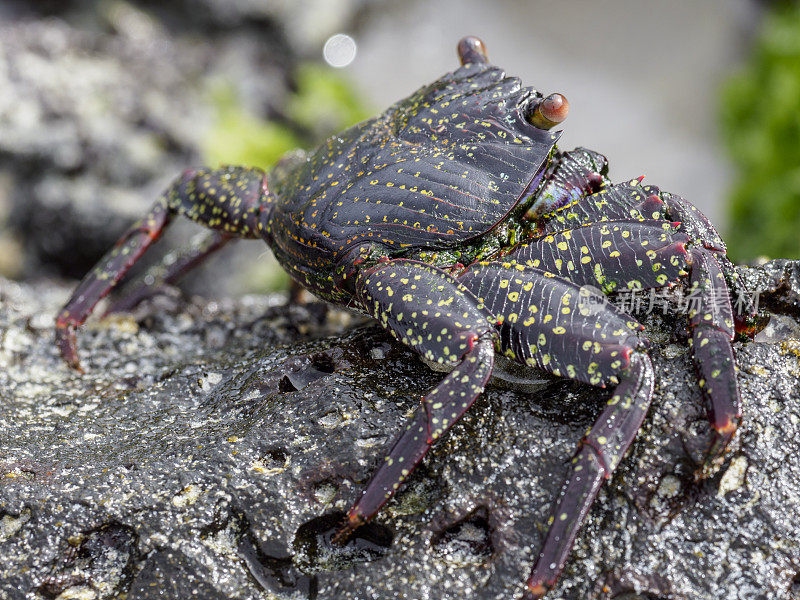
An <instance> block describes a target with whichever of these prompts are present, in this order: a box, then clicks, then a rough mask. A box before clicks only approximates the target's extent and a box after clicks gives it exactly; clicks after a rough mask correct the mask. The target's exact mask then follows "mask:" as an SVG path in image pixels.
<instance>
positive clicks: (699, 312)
mask: <svg viewBox="0 0 800 600" xmlns="http://www.w3.org/2000/svg"><path fill="white" fill-rule="evenodd" d="M691 255H692V272H691V287H690V290H689V296H688V300H689V324H690V327H691V330H692V341H691V344H692V354H693V359H694V364H695V367H696V369H697V372H698V374H699V376H700V387H701V389H702V390H703V395H704V397H705V398H706V399H707V402H708V407H709V421H710V422H711V427H712V429H713V430H714V439H713V441H712V444H711V447H710V449H709V451H708V454H707V457H706V464H711V463H713V462H714V461H715V460H716V459H718V458H719V457H721V456H722V455H723V454H724V453H725V448H726V447H727V446H728V443H729V442H730V441H731V439H732V438H733V435H734V434H735V433H736V429H737V428H738V427H739V423H740V422H741V420H742V411H741V408H740V401H739V389H738V386H737V383H736V363H735V361H734V357H733V348H731V341H732V340H733V336H734V323H733V309H732V307H731V302H730V297H729V295H728V286H727V284H726V282H725V277H724V275H723V273H722V269H721V267H720V265H719V263H718V262H717V260H716V257H715V253H714V252H711V251H709V250H706V249H705V248H693V249H692V252H691Z"/></svg>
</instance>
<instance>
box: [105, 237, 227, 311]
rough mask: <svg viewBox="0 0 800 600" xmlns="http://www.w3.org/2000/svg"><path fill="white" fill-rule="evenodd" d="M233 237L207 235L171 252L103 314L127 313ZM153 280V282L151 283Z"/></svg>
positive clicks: (197, 264) (180, 276)
mask: <svg viewBox="0 0 800 600" xmlns="http://www.w3.org/2000/svg"><path fill="white" fill-rule="evenodd" d="M232 239H233V238H232V237H231V236H229V235H226V234H224V233H220V232H219V231H213V232H211V233H209V234H208V235H206V236H205V237H204V238H203V239H202V240H200V242H199V243H197V244H193V245H191V246H189V247H186V248H181V249H179V250H177V251H176V252H174V253H170V254H169V255H167V257H166V258H165V259H164V260H163V261H162V262H161V264H159V265H158V266H157V267H156V268H155V269H151V270H150V271H148V274H147V275H146V276H145V281H144V282H142V283H140V284H139V285H137V286H136V287H135V288H134V289H133V291H131V292H130V293H129V294H126V295H125V296H124V297H122V298H120V299H119V300H117V301H116V302H114V303H113V304H112V305H111V306H110V307H109V308H108V310H107V311H106V313H105V314H107V315H109V314H113V313H120V312H127V311H130V310H132V309H133V308H135V307H136V306H137V305H138V304H139V303H140V302H142V301H143V300H145V299H147V298H150V297H152V296H153V295H154V294H155V293H156V292H157V291H158V290H159V289H161V288H163V287H164V286H167V285H171V284H173V283H175V282H176V281H178V280H179V279H181V278H182V277H183V276H184V275H186V274H187V273H188V272H189V271H191V270H192V269H194V268H195V267H197V266H199V265H201V264H202V263H203V262H205V260H206V259H207V258H208V257H209V256H211V255H212V254H214V253H215V252H217V251H218V250H220V249H221V248H223V247H224V246H225V245H226V244H227V243H228V242H230V241H231V240H232ZM150 279H152V280H150Z"/></svg>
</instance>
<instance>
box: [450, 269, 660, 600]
mask: <svg viewBox="0 0 800 600" xmlns="http://www.w3.org/2000/svg"><path fill="white" fill-rule="evenodd" d="M459 281H460V282H461V283H463V284H464V285H465V286H466V287H467V289H469V290H470V291H472V292H473V293H474V294H475V296H477V298H478V300H479V301H480V302H481V304H482V305H483V306H485V307H486V309H488V310H489V311H490V312H492V313H493V314H494V315H495V317H496V318H497V319H498V320H501V321H502V325H501V326H500V350H501V351H502V352H503V353H504V354H505V355H506V356H507V357H509V358H511V359H512V360H516V361H518V362H521V363H524V364H527V365H530V366H536V367H539V368H541V369H545V370H547V371H549V372H551V373H553V374H555V375H560V376H562V377H569V378H571V379H577V380H578V381H583V382H585V383H590V384H592V385H596V386H601V387H605V386H606V385H608V384H612V385H614V384H616V389H615V390H614V394H613V395H612V397H611V399H610V400H609V401H608V404H607V406H606V408H605V410H604V411H603V413H602V414H601V415H600V417H599V418H598V419H597V421H596V422H595V424H594V426H593V427H592V428H591V429H590V430H589V431H588V432H587V433H586V435H585V436H584V438H583V439H582V440H581V442H580V444H579V446H578V450H577V453H576V455H575V457H574V459H573V461H572V468H571V470H570V474H569V476H568V477H567V480H566V482H565V483H564V487H563V488H562V492H561V495H560V500H559V501H558V503H557V505H556V506H555V507H554V509H553V512H552V515H551V517H550V519H549V520H548V531H547V534H546V536H545V540H544V544H543V546H542V550H541V552H540V554H539V558H538V560H537V562H536V565H535V566H534V568H533V571H532V573H531V576H530V579H529V580H528V590H529V594H530V596H529V597H532V598H540V597H541V596H542V595H544V594H545V593H546V592H547V590H548V589H550V588H551V587H552V586H553V585H554V584H555V582H556V579H557V578H558V576H559V574H560V573H561V571H562V569H563V568H564V563H565V562H566V560H567V557H568V556H569V552H570V549H571V548H572V544H573V542H574V541H575V536H576V535H577V533H578V531H579V529H580V527H581V525H582V524H583V522H584V521H585V520H586V516H587V514H588V512H589V508H590V507H591V505H592V502H593V501H594V498H595V496H596V495H597V491H598V490H599V488H600V485H601V484H602V482H603V480H605V479H608V478H610V477H611V474H612V473H613V472H614V469H616V467H617V465H618V464H619V462H620V460H621V459H622V457H623V456H624V455H625V452H626V451H627V449H628V447H629V446H630V444H631V442H632V441H633V439H634V438H635V437H636V433H637V432H638V431H639V428H640V427H641V424H642V422H643V420H644V417H645V415H646V414H647V409H648V407H649V405H650V398H651V396H652V392H653V368H652V365H651V364H650V359H649V358H648V357H647V355H646V354H645V353H644V352H639V351H638V348H640V347H642V346H643V344H644V340H641V339H640V338H639V335H638V332H639V331H641V329H642V326H641V325H640V324H639V323H638V322H636V321H635V320H634V319H633V318H631V317H630V316H628V315H626V314H625V313H623V312H621V311H620V310H619V309H617V308H616V307H614V306H613V305H611V304H595V303H589V302H586V300H587V299H588V298H587V297H586V296H585V294H584V292H583V291H582V290H581V288H580V287H578V286H577V285H575V284H573V283H571V282H570V281H567V280H565V279H561V278H560V277H556V276H554V275H553V274H552V273H548V272H546V271H540V270H538V269H531V268H527V267H524V266H521V265H518V264H513V263H498V262H491V263H481V264H478V265H474V266H472V267H470V268H469V269H468V270H467V271H466V272H465V273H464V274H462V275H461V276H460V277H459Z"/></svg>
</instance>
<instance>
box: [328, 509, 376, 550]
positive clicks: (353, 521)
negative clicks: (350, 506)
mask: <svg viewBox="0 0 800 600" xmlns="http://www.w3.org/2000/svg"><path fill="white" fill-rule="evenodd" d="M366 522H367V520H366V519H365V518H364V515H362V514H361V513H360V512H357V511H354V510H351V511H350V512H349V513H348V515H347V518H346V519H345V521H344V523H342V525H341V526H340V527H339V531H337V532H336V533H335V534H334V536H333V538H332V540H331V541H332V542H333V543H334V544H336V545H337V546H343V545H344V544H345V543H347V540H348V539H350V536H351V535H353V532H354V531H355V530H356V529H358V528H359V527H361V526H362V525H363V524H364V523H366Z"/></svg>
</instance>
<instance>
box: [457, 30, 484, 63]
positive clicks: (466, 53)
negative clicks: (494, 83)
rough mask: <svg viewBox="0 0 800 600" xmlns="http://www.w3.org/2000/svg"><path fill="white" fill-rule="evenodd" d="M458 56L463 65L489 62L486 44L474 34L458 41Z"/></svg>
mask: <svg viewBox="0 0 800 600" xmlns="http://www.w3.org/2000/svg"><path fill="white" fill-rule="evenodd" d="M458 58H459V60H460V61H461V64H462V65H466V64H468V63H478V64H480V63H486V62H489V55H488V54H487V53H486V44H484V43H483V41H482V40H481V39H480V38H478V37H475V36H474V35H468V36H467V37H463V38H461V40H459V42H458Z"/></svg>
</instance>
